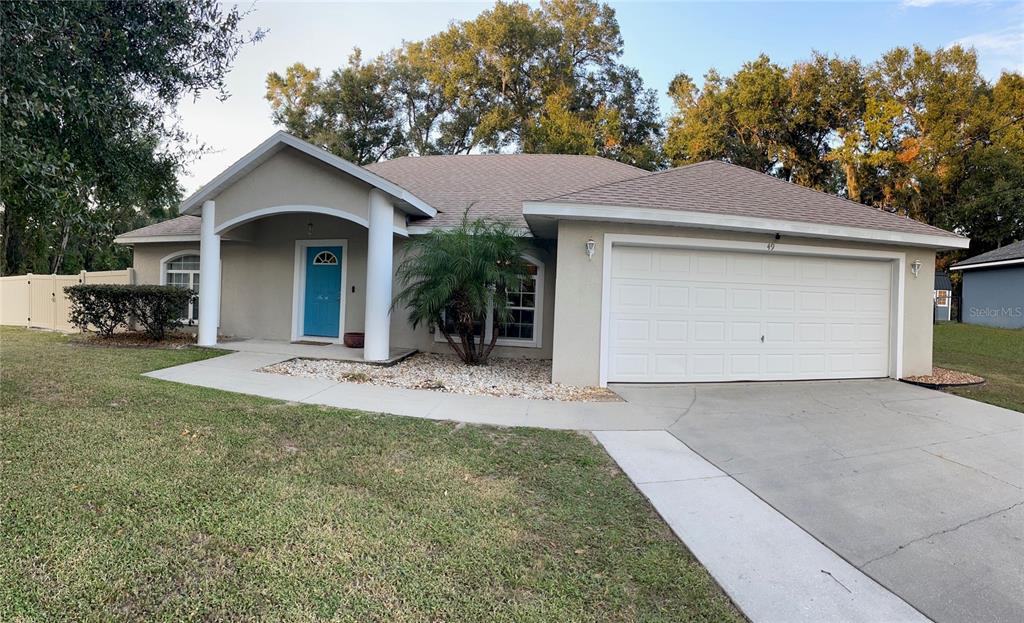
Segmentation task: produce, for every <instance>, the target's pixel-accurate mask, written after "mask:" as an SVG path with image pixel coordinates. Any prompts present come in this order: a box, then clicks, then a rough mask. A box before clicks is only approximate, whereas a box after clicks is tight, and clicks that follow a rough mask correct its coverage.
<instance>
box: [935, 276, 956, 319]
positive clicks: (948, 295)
mask: <svg viewBox="0 0 1024 623" xmlns="http://www.w3.org/2000/svg"><path fill="white" fill-rule="evenodd" d="M934 296H935V319H936V320H938V321H940V322H947V321H949V320H950V310H951V309H952V301H953V282H952V281H950V280H949V273H945V272H942V271H941V270H937V271H935V293H934Z"/></svg>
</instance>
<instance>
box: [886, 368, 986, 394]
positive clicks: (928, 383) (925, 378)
mask: <svg viewBox="0 0 1024 623" xmlns="http://www.w3.org/2000/svg"><path fill="white" fill-rule="evenodd" d="M903 380H904V381H906V382H907V383H911V384H913V385H920V386H922V387H932V388H936V389H940V388H943V387H961V386H964V385H981V384H982V383H984V382H985V379H984V378H982V377H980V376H975V375H973V374H968V373H966V372H960V371H957V370H948V369H946V368H932V373H931V374H924V375H920V376H908V377H906V378H904V379H903Z"/></svg>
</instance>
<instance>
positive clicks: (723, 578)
mask: <svg viewBox="0 0 1024 623" xmlns="http://www.w3.org/2000/svg"><path fill="white" fill-rule="evenodd" d="M595 435H596V437H597V438H598V440H599V441H600V442H601V444H602V445H604V447H605V449H606V450H607V451H608V453H609V454H611V456H612V458H614V459H615V461H616V462H617V463H618V464H619V466H620V467H622V469H623V471H625V472H626V475H628V476H629V477H630V479H631V480H632V481H633V482H634V483H636V485H637V487H639V489H640V491H642V492H643V493H644V495H646V496H647V498H648V499H649V500H650V501H651V504H653V505H654V508H655V509H657V511H658V513H659V514H660V515H661V516H662V517H663V518H664V519H665V521H666V522H667V523H668V525H669V526H670V527H671V528H672V531H673V532H675V533H676V535H678V536H679V538H680V539H682V541H683V543H685V544H686V546H687V547H688V548H690V551H691V552H693V554H694V555H695V556H696V557H697V559H698V560H700V562H701V564H703V565H704V566H705V567H707V569H708V571H710V572H711V575H713V576H714V577H715V579H716V580H718V583H719V584H721V585H722V588H724V589H725V591H726V592H727V593H728V594H729V596H730V597H732V599H733V601H734V602H735V603H736V605H738V606H739V607H740V609H741V610H743V612H744V614H746V615H747V616H748V617H749V618H750V619H751V620H752V621H778V622H780V623H783V622H784V623H799V622H803V621H806V622H807V623H827V622H831V621H835V622H837V623H838V622H850V623H852V622H856V621H864V622H865V623H867V622H872V623H873V622H876V621H886V622H889V623H894V622H897V621H922V622H923V621H927V620H928V619H927V618H925V617H924V616H923V615H921V614H920V613H919V612H918V611H917V610H914V609H913V608H911V607H910V606H909V605H907V604H906V602H904V601H903V600H901V599H900V598H899V597H897V596H896V595H894V594H892V593H891V592H889V591H888V590H886V589H885V588H884V587H882V586H881V585H880V584H878V583H877V582H875V581H874V580H872V579H870V578H869V577H867V576H866V575H864V574H863V573H861V572H860V571H859V570H857V568H856V567H854V566H853V565H851V564H850V563H848V562H846V561H845V560H843V559H842V558H840V557H839V556H837V555H836V554H835V553H834V552H833V551H832V550H830V549H828V548H827V547H825V546H824V545H822V544H821V543H820V542H819V541H817V540H816V539H815V538H814V537H812V536H811V535H809V534H808V533H807V532H805V531H804V530H802V529H801V528H800V527H799V526H797V525H796V524H794V523H793V522H791V521H789V520H788V519H786V518H785V517H784V516H783V515H781V514H780V513H779V512H778V511H776V510H775V509H773V508H772V507H771V506H769V505H768V504H767V503H765V502H764V501H763V500H761V499H760V498H758V497H757V496H756V495H754V494H753V493H751V492H750V491H749V490H747V489H746V488H744V487H743V485H741V484H739V483H738V482H736V481H735V480H733V479H732V478H730V477H729V475H728V474H726V473H725V472H723V471H721V470H719V469H718V468H717V467H715V466H714V465H712V464H711V463H709V462H707V461H705V460H704V459H703V458H701V457H700V456H699V455H697V454H696V453H694V452H693V451H692V450H690V449H689V448H687V447H686V446H685V445H684V444H683V443H682V442H681V441H679V440H678V439H676V438H675V437H673V436H672V435H671V434H669V433H668V432H665V431H641V432H598V433H595Z"/></svg>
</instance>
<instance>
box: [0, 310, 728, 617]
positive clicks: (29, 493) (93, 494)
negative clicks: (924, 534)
mask: <svg viewBox="0 0 1024 623" xmlns="http://www.w3.org/2000/svg"><path fill="white" fill-rule="evenodd" d="M0 340H2V342H0V356H2V376H0V395H2V402H0V407H2V411H0V620H3V621H10V620H19V619H20V620H85V621H89V620H91V621H107V620H139V619H147V620H166V621H178V620H182V619H210V620H224V619H233V620H237V619H249V620H253V619H263V620H297V621H307V620H320V619H333V620H344V621H372V620H378V621H473V620H476V621H499V620H504V621H530V620H537V621H540V620H543V621H574V620H591V621H739V620H742V617H741V615H740V614H739V613H738V611H737V610H736V609H735V607H734V606H733V605H732V604H731V603H730V602H729V600H728V599H727V598H726V596H725V595H724V593H723V592H722V591H721V589H720V588H719V587H718V586H717V585H716V584H715V583H714V581H713V580H712V579H711V578H710V576H709V575H708V574H707V572H706V571H705V570H704V568H703V567H701V565H700V564H699V563H697V562H696V561H695V560H694V558H693V557H692V556H691V555H690V554H689V552H687V551H686V549H685V548H684V547H683V546H682V545H681V544H680V543H679V542H678V541H677V540H676V539H675V538H674V537H673V536H672V534H671V533H670V532H669V530H668V528H667V527H666V526H665V525H664V524H663V523H662V522H661V521H660V520H659V519H658V517H657V516H656V515H655V514H654V513H653V511H652V510H651V509H650V507H649V506H648V505H647V503H646V502H645V500H644V499H643V498H642V496H641V495H640V494H639V493H638V492H637V491H636V490H635V489H634V488H633V487H632V486H631V484H630V483H629V481H628V480H627V479H626V478H625V477H624V476H623V475H622V474H621V473H620V472H619V471H618V470H617V469H616V467H615V466H614V464H613V463H612V462H611V460H610V459H609V458H608V457H607V456H606V455H605V454H604V452H603V451H602V450H601V449H600V448H599V447H598V446H596V445H594V443H593V442H591V441H590V440H589V439H587V438H586V437H584V436H582V435H578V434H575V433H569V432H555V431H537V430H506V429H498V428H488V427H477V426H457V425H454V424H449V423H435V422H429V421H424V420H414V419H407V418H399V417H389V416H379V415H372V414H368V413H362V412H355V411H341V410H335V409H326V408H318V407H314V406H306V405H303V406H299V405H292V404H285V403H281V402H277V401H273V400H266V399H260V398H255V397H247V396H240V395H235V394H229V393H224V392H219V391H215V390H209V389H202V388H197V387H190V386H184V385H174V384H171V383H165V382H161V381H156V380H151V379H147V378H143V377H140V376H139V373H140V372H143V371H146V370H152V369H156V368H161V367H166V366H172V365H177V364H181V363H185V362H189V361H194V360H197V359H201V358H204V357H209V356H213V355H214V354H215V353H212V352H209V351H202V350H198V349H190V350H176V351H172V350H152V349H128V348H97V347H91V346H82V345H75V344H72V343H71V342H70V341H69V339H68V338H66V337H63V336H60V335H56V334H52V333H41V332H30V331H26V330H21V329H11V328H4V329H0Z"/></svg>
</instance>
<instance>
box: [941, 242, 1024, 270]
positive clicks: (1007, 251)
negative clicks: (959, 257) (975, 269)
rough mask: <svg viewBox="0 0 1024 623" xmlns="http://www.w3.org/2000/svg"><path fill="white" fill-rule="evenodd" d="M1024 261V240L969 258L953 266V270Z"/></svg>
mask: <svg viewBox="0 0 1024 623" xmlns="http://www.w3.org/2000/svg"><path fill="white" fill-rule="evenodd" d="M1019 259H1024V240H1018V241H1017V242H1012V243H1010V244H1008V245H1006V246H1005V247H999V248H998V249H995V250H993V251H989V252H988V253H982V254H981V255H975V256H974V257H971V258H967V259H966V260H964V261H962V262H957V263H956V264H953V266H952V268H967V267H969V266H972V265H974V264H984V263H986V262H1004V261H1006V260H1019Z"/></svg>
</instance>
